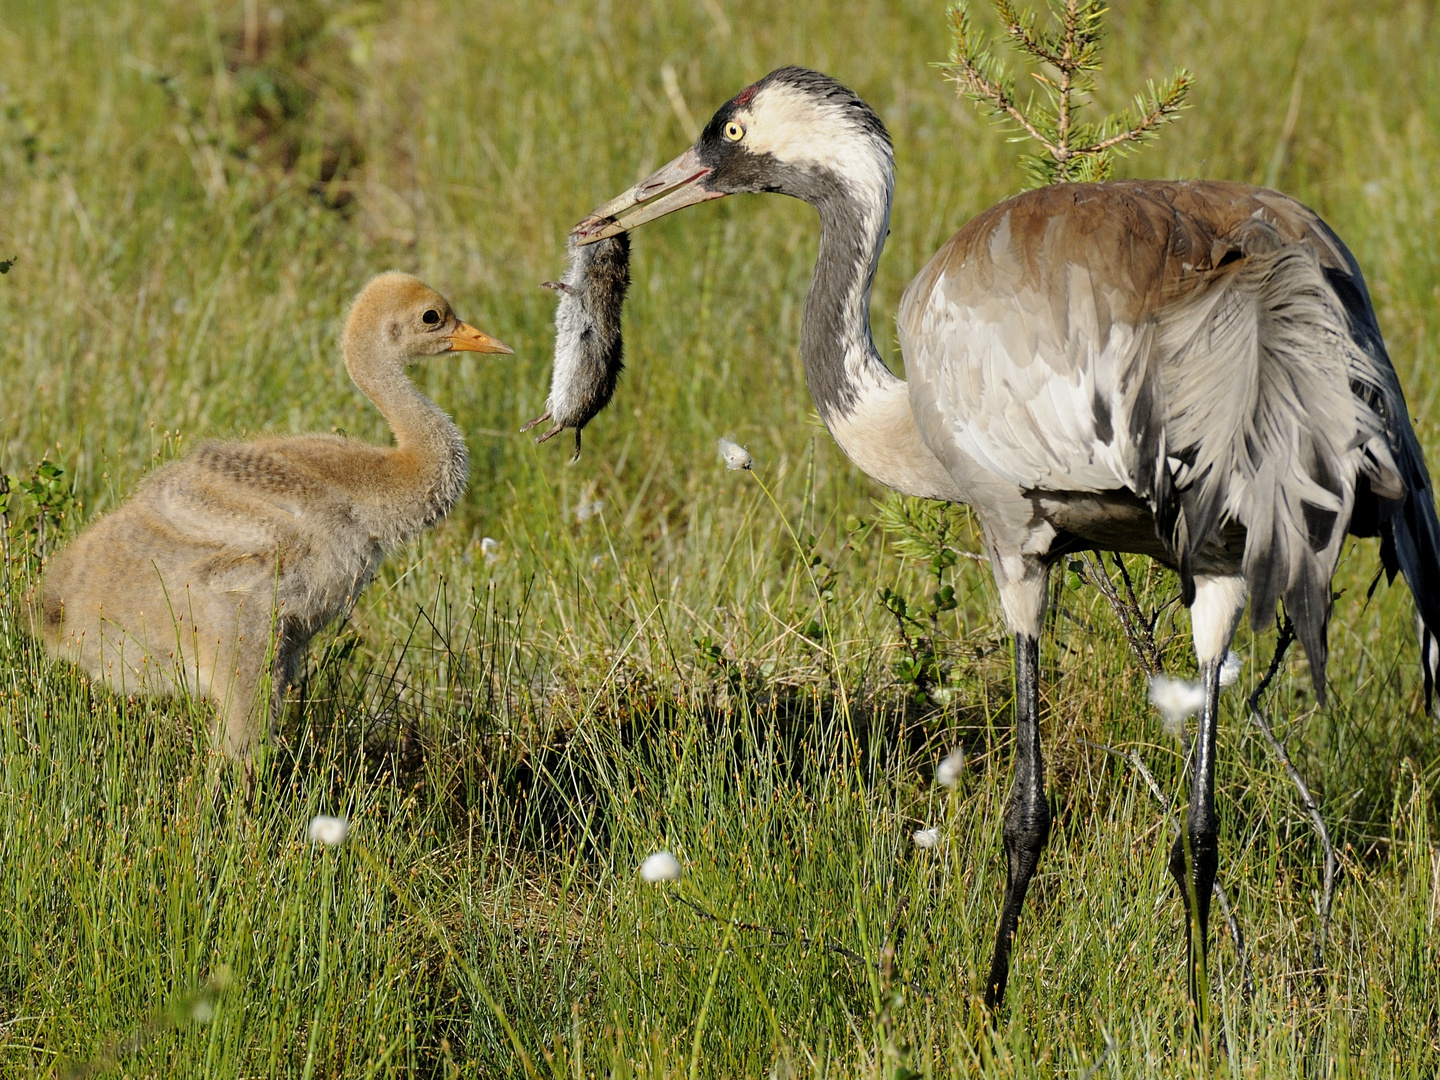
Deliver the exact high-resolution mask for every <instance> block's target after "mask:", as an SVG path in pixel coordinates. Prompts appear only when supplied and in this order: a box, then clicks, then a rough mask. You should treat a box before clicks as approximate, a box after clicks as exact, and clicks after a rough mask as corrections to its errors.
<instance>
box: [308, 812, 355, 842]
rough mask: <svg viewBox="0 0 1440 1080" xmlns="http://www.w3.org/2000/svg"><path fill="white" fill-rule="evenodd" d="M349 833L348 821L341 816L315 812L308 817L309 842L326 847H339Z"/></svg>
mask: <svg viewBox="0 0 1440 1080" xmlns="http://www.w3.org/2000/svg"><path fill="white" fill-rule="evenodd" d="M349 835H350V823H349V822H348V821H346V820H345V819H344V818H343V817H330V816H329V815H328V814H316V815H315V816H314V817H313V818H311V819H310V842H311V843H312V844H324V845H325V846H326V847H339V846H340V845H341V844H343V843H344V842H345V838H346V837H347V836H349Z"/></svg>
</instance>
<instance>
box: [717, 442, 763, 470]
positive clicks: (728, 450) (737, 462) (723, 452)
mask: <svg viewBox="0 0 1440 1080" xmlns="http://www.w3.org/2000/svg"><path fill="white" fill-rule="evenodd" d="M720 460H721V461H723V462H725V468H727V469H729V470H730V471H731V472H735V471H736V470H737V469H752V468H754V467H755V459H754V458H753V457H751V456H750V451H749V450H746V449H745V447H743V446H741V445H740V444H739V443H737V442H731V441H730V440H729V439H721V440H720Z"/></svg>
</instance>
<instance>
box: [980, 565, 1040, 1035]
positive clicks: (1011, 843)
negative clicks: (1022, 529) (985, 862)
mask: <svg viewBox="0 0 1440 1080" xmlns="http://www.w3.org/2000/svg"><path fill="white" fill-rule="evenodd" d="M991 564H992V567H993V569H994V571H995V580H996V583H997V584H998V585H999V586H1000V600H1001V604H1002V605H1003V606H1004V609H1005V621H1006V622H1007V623H1008V624H1009V626H1010V630H1011V632H1012V633H1013V634H1014V635H1015V783H1014V786H1013V787H1012V788H1011V789H1010V805H1009V808H1008V809H1007V810H1006V811H1005V831H1004V838H1005V903H1004V905H1003V906H1002V907H1001V909H1000V926H999V928H998V929H997V930H996V931H995V950H994V952H993V954H992V955H991V959H990V977H989V978H988V979H986V980H985V1006H986V1008H988V1009H991V1010H992V1011H993V1010H995V1009H997V1008H999V1006H1000V1004H1001V1003H1002V1002H1003V1001H1004V1000H1005V984H1006V983H1007V982H1008V981H1009V979H1010V948H1011V944H1012V943H1013V941H1014V939H1015V932H1016V929H1017V928H1018V926H1019V923H1020V909H1021V907H1022V906H1023V905H1024V903H1025V893H1026V891H1027V890H1028V889H1029V888H1030V878H1031V877H1032V876H1033V875H1034V873H1035V867H1036V866H1037V865H1039V862H1040V852H1041V851H1043V850H1044V849H1045V843H1046V841H1048V840H1049V839H1050V803H1049V802H1048V801H1047V800H1046V798H1045V762H1044V759H1043V758H1042V757H1041V754H1040V628H1041V625H1042V624H1043V622H1044V618H1045V598H1046V595H1045V594H1046V580H1047V578H1048V573H1047V568H1046V566H1045V565H1044V564H1043V563H1041V562H1040V561H1039V560H1038V559H1034V558H1031V557H1013V558H1010V559H1002V558H998V557H996V556H995V555H994V554H993V551H992V555H991Z"/></svg>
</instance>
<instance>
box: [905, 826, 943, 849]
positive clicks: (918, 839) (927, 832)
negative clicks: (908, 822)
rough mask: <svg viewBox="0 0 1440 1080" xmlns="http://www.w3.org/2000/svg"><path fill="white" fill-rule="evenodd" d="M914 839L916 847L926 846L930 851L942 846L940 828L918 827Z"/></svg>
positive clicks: (913, 835)
mask: <svg viewBox="0 0 1440 1080" xmlns="http://www.w3.org/2000/svg"><path fill="white" fill-rule="evenodd" d="M912 839H913V840H914V841H915V846H916V847H918V848H924V849H926V850H927V851H928V850H929V849H930V848H933V847H939V846H940V830H939V829H916V830H915V832H914V833H913V834H912Z"/></svg>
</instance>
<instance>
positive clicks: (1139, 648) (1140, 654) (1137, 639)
mask: <svg viewBox="0 0 1440 1080" xmlns="http://www.w3.org/2000/svg"><path fill="white" fill-rule="evenodd" d="M1116 562H1120V559H1119V556H1118V555H1117V556H1116ZM1082 565H1083V566H1084V567H1085V577H1087V578H1089V579H1090V581H1091V582H1092V583H1093V584H1094V586H1095V587H1096V588H1097V589H1099V590H1100V595H1101V596H1103V597H1105V600H1106V602H1107V603H1109V605H1110V608H1111V610H1113V611H1114V612H1115V615H1116V617H1117V618H1118V619H1119V620H1120V628H1121V629H1122V630H1124V631H1125V640H1126V641H1128V642H1129V643H1130V651H1131V652H1132V653H1134V654H1135V659H1136V660H1138V661H1139V662H1140V666H1141V667H1142V668H1144V669H1145V674H1146V675H1159V674H1160V672H1161V666H1160V652H1159V650H1158V649H1157V648H1156V647H1155V630H1154V626H1153V624H1152V623H1150V622H1147V620H1146V619H1145V612H1144V609H1143V608H1141V606H1140V601H1139V599H1138V598H1137V597H1136V595H1135V587H1134V585H1133V584H1132V583H1131V581H1130V575H1129V573H1128V572H1127V571H1126V569H1125V564H1124V563H1123V562H1121V563H1120V573H1121V575H1122V577H1123V578H1124V581H1125V592H1126V593H1127V595H1128V600H1127V599H1126V598H1124V597H1121V595H1120V593H1119V591H1118V590H1117V589H1116V588H1115V583H1114V582H1113V581H1111V580H1110V575H1109V574H1108V573H1106V571H1105V564H1104V563H1103V562H1101V561H1100V560H1099V559H1098V558H1096V557H1095V553H1094V552H1090V551H1087V552H1086V553H1085V562H1084V563H1083V564H1082Z"/></svg>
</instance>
